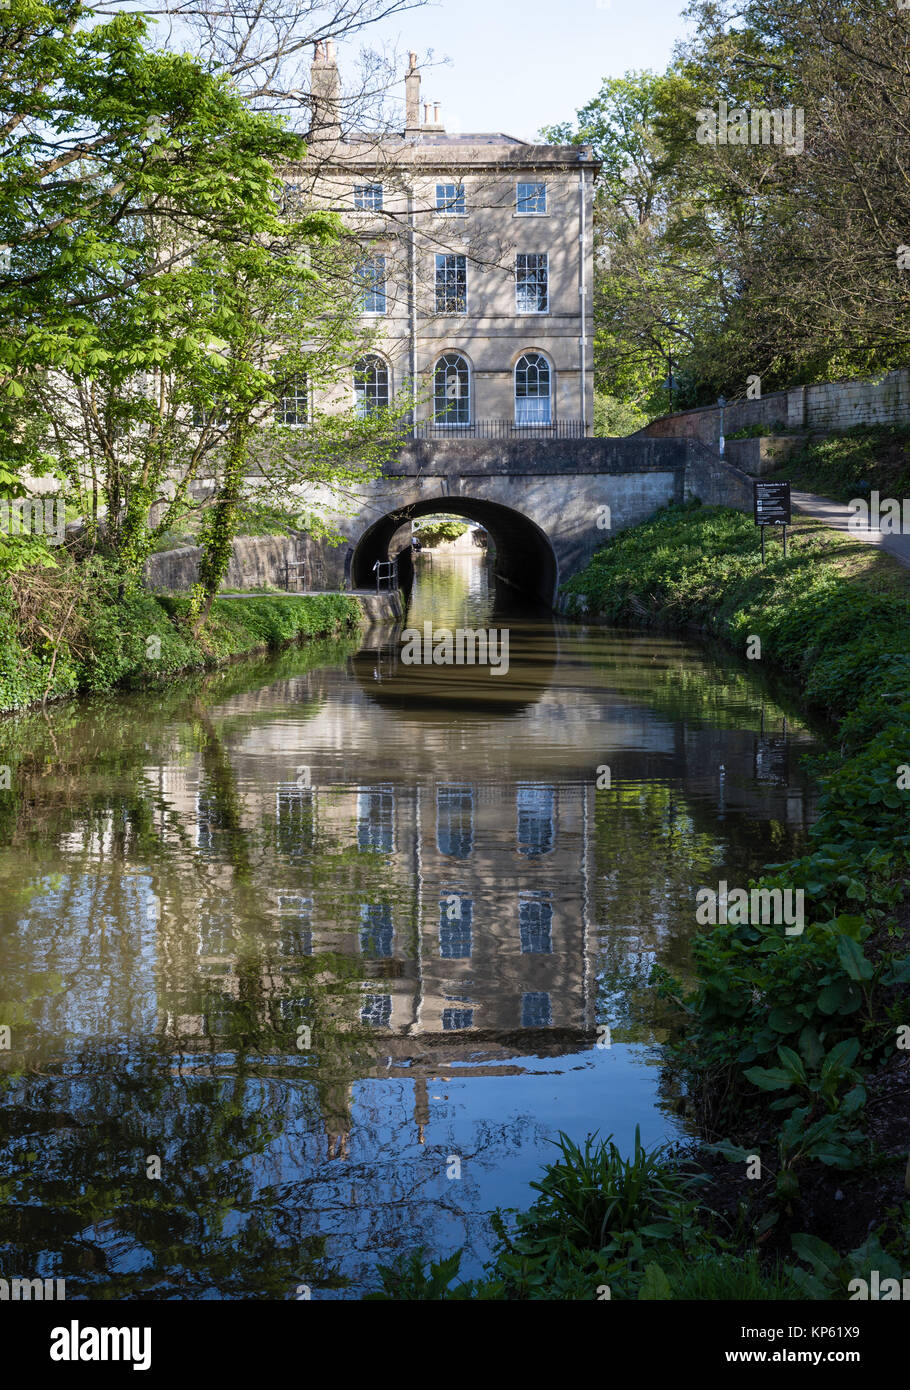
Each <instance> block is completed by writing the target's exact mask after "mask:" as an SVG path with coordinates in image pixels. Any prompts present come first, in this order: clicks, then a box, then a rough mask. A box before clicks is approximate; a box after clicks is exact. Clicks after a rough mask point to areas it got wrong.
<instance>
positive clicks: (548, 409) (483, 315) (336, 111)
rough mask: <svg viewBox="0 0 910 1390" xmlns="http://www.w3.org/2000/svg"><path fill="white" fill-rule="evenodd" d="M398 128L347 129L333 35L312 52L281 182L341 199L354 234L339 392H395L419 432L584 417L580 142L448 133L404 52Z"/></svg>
mask: <svg viewBox="0 0 910 1390" xmlns="http://www.w3.org/2000/svg"><path fill="white" fill-rule="evenodd" d="M405 89H406V124H405V129H404V130H403V131H402V132H401V133H400V134H394V135H386V136H374V135H366V134H363V133H359V132H356V131H353V132H347V133H346V132H344V131H343V130H342V125H341V118H340V113H341V83H340V77H339V73H338V68H337V64H336V61H335V55H334V46H333V45H332V43H331V41H329V42H327V43H326V44H318V45H317V51H316V56H315V59H314V62H313V66H312V96H313V128H312V130H311V132H310V136H309V152H308V158H307V160H305V161H304V162H302V163H301V164H300V165H297V166H291V167H289V168H287V169H286V170H285V171H284V175H283V177H284V180H285V186H286V190H287V195H288V197H289V198H299V199H302V200H304V201H305V202H306V203H307V205H308V206H316V207H319V208H330V209H333V210H335V211H337V212H339V213H340V214H341V215H342V217H343V219H344V221H345V222H346V224H347V226H348V227H349V228H350V229H351V231H352V232H353V233H354V235H355V237H356V238H357V240H358V242H359V247H360V250H359V252H358V276H359V280H360V293H361V304H362V315H363V320H364V323H365V324H366V325H367V326H368V327H369V329H370V332H371V339H370V342H371V345H370V348H369V350H368V351H367V352H366V353H365V354H364V356H363V358H362V359H361V360H360V361H358V363H357V364H356V366H355V369H354V371H353V373H352V380H351V383H350V393H351V398H352V399H353V400H354V401H355V402H356V405H357V408H358V410H360V411H362V412H364V413H366V412H369V411H371V410H374V409H377V408H382V407H384V406H386V405H387V404H390V403H392V402H393V401H396V399H397V400H398V402H399V406H400V407H401V406H403V407H405V408H406V411H407V416H408V418H409V419H410V421H411V423H412V426H413V427H414V433H415V434H417V435H418V437H420V436H427V437H438V436H442V437H452V436H454V437H458V436H460V435H468V436H477V435H481V436H492V437H498V436H499V435H503V436H509V437H515V435H516V433H517V434H518V435H519V437H520V436H521V434H522V433H523V432H526V433H527V434H529V435H531V434H533V435H536V436H540V435H544V436H547V435H555V436H557V437H573V436H575V435H578V436H583V435H585V434H590V433H591V431H592V412H593V363H592V342H591V336H592V295H591V285H592V260H593V237H592V210H593V199H594V179H595V175H596V172H597V168H598V166H597V164H596V162H595V161H594V160H593V158H592V155H591V151H590V150H589V149H587V148H585V147H581V146H577V145H537V144H530V143H528V142H527V141H524V140H519V139H516V138H514V137H513V136H510V135H505V134H501V133H494V134H453V133H448V132H447V131H446V130H445V127H444V125H443V122H442V120H441V116H440V111H439V106H438V105H434V106H433V107H432V108H431V107H430V105H429V104H428V103H427V104H425V105H424V107H423V116H422V119H421V113H420V107H421V101H420V73H419V71H418V70H417V66H416V55H415V54H413V53H412V54H411V59H410V68H409V71H408V73H407V76H406V78H405Z"/></svg>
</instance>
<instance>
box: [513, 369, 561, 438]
mask: <svg viewBox="0 0 910 1390" xmlns="http://www.w3.org/2000/svg"><path fill="white" fill-rule="evenodd" d="M551 380H552V374H551V372H550V364H549V362H548V361H547V359H546V358H545V357H543V356H542V355H541V354H540V353H539V352H526V353H525V354H524V356H523V357H519V359H518V361H517V362H516V363H515V423H516V425H549V424H550V423H551V421H552V418H553V416H552V399H553V396H552V387H551Z"/></svg>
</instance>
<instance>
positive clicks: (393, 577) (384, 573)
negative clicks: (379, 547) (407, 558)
mask: <svg viewBox="0 0 910 1390" xmlns="http://www.w3.org/2000/svg"><path fill="white" fill-rule="evenodd" d="M373 573H374V574H375V575H376V592H377V594H379V593H382V592H383V590H385V591H386V592H388V593H390V594H392V593H394V592H395V590H396V589H397V588H398V561H397V559H395V560H377V561H376V563H375V565H374V566H373Z"/></svg>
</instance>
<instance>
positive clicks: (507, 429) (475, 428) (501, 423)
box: [407, 420, 585, 439]
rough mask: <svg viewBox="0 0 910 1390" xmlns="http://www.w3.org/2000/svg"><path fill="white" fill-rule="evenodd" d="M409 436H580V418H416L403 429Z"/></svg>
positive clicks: (513, 437)
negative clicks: (456, 421) (520, 421)
mask: <svg viewBox="0 0 910 1390" xmlns="http://www.w3.org/2000/svg"><path fill="white" fill-rule="evenodd" d="M407 437H408V438H409V439H584V437H585V427H584V423H583V421H581V420H554V421H553V422H552V423H551V424H549V425H547V424H544V423H543V422H542V421H534V423H533V424H528V425H516V423H515V421H514V420H473V421H472V422H471V424H469V425H453V424H449V423H447V422H446V421H444V420H418V421H417V423H416V424H414V425H412V426H410V428H409V429H408V431H407Z"/></svg>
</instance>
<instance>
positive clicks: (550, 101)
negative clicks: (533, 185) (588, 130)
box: [339, 0, 686, 140]
mask: <svg viewBox="0 0 910 1390" xmlns="http://www.w3.org/2000/svg"><path fill="white" fill-rule="evenodd" d="M684 2H685V0H521V3H518V0H441V3H439V0H437V2H436V3H430V4H427V5H425V6H422V7H420V8H418V9H414V10H411V11H407V12H405V13H404V14H402V15H397V16H394V17H392V18H391V19H390V20H387V21H385V22H384V23H380V24H377V25H376V26H375V27H373V28H371V29H370V30H368V31H367V32H366V33H365V34H364V36H363V38H364V42H366V43H373V42H375V41H376V40H377V39H380V40H382V41H384V42H386V43H388V44H389V45H391V46H397V47H398V48H399V49H400V50H401V52H402V53H404V54H406V53H407V51H408V50H409V49H411V48H413V49H416V50H417V52H418V54H419V55H420V59H421V75H422V79H423V80H422V85H421V99H422V101H439V102H441V103H442V119H443V122H444V124H445V128H446V129H447V130H450V131H454V132H459V131H493V130H501V131H505V133H506V134H508V135H517V136H519V137H520V138H522V139H525V140H533V139H534V137H535V136H536V134H537V132H538V130H539V129H540V127H541V126H544V125H552V124H556V123H557V122H559V121H564V120H571V119H572V117H573V116H574V115H575V112H576V111H577V110H578V108H579V107H580V106H583V105H584V104H585V102H587V101H589V100H590V98H591V97H593V96H594V95H595V94H596V92H597V91H598V89H599V88H600V84H601V81H602V79H603V78H604V77H620V76H622V74H623V73H624V72H626V71H628V70H629V69H630V68H654V69H656V70H658V71H660V70H661V69H663V68H664V67H665V66H666V63H667V61H668V60H669V58H670V57H671V54H672V51H673V46H674V44H675V43H676V41H677V40H678V39H680V38H682V37H684V35H685V32H686V25H685V23H684V21H683V20H682V18H681V11H682V9H683V7H684ZM430 49H432V50H433V52H434V58H435V63H436V65H434V66H432V67H431V66H429V65H428V64H427V63H426V62H425V61H424V55H425V54H426V53H427V52H428V50H430ZM445 58H448V59H449V60H450V61H449V63H448V64H443V62H442V60H443V59H445ZM339 62H340V65H341V67H342V77H343V75H344V67H343V65H344V50H343V49H340V50H339ZM403 76H404V69H402V79H403ZM395 95H396V96H398V95H400V96H401V99H402V111H403V98H404V84H403V81H402V84H401V88H400V92H396V93H395ZM421 114H422V113H421Z"/></svg>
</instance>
